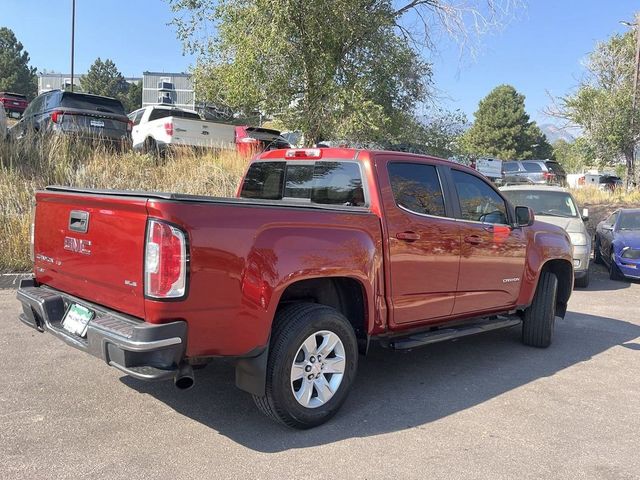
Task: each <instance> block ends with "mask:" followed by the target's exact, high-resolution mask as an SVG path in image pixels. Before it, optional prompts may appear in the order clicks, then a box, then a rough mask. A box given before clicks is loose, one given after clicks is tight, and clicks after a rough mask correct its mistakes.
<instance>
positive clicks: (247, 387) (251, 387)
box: [236, 345, 269, 397]
mask: <svg viewBox="0 0 640 480" xmlns="http://www.w3.org/2000/svg"><path fill="white" fill-rule="evenodd" d="M268 359H269V346H268V345H267V347H266V348H265V349H264V350H263V351H262V353H260V354H259V355H258V356H255V357H251V358H241V359H239V360H238V361H237V363H236V387H238V388H239V389H240V390H244V391H245V392H248V393H251V394H252V395H256V396H259V397H262V396H264V394H265V389H266V383H267V360H268Z"/></svg>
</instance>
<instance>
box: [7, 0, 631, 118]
mask: <svg viewBox="0 0 640 480" xmlns="http://www.w3.org/2000/svg"><path fill="white" fill-rule="evenodd" d="M634 7H635V8H638V4H637V3H636V2H633V1H631V0H615V1H611V0H610V1H602V0H600V1H598V0H555V1H554V0H530V1H529V2H526V6H525V7H524V8H522V9H520V10H519V11H518V13H517V14H516V18H514V19H512V20H511V21H510V22H509V23H508V24H507V25H506V27H504V28H503V29H502V30H501V31H499V32H495V33H493V34H491V35H487V36H484V37H482V38H481V40H480V43H479V44H477V45H476V49H477V50H478V53H477V55H476V56H475V58H471V57H470V56H468V55H465V56H463V57H462V58H460V55H459V49H458V46H457V45H455V44H454V43H452V42H450V41H446V40H442V41H439V42H438V49H439V50H438V53H437V55H435V56H434V57H433V58H432V60H433V62H434V71H435V77H434V80H435V82H436V86H437V88H438V89H439V96H440V102H441V103H442V105H443V106H445V107H447V108H451V109H456V108H459V109H460V110H462V111H463V112H465V113H466V114H467V115H468V116H469V118H470V119H472V118H473V112H474V111H475V110H476V108H477V105H478V101H479V100H480V99H481V98H482V97H484V96H485V95H486V94H487V93H489V92H490V91H491V89H492V88H493V87H495V86H496V85H499V84H501V83H509V84H511V85H513V86H514V87H516V89H517V90H518V91H520V92H521V93H524V94H525V95H526V98H527V110H528V112H529V114H530V115H531V116H532V118H533V119H535V120H537V121H538V122H539V123H549V122H552V120H550V119H549V118H547V117H545V116H544V114H543V112H542V110H543V109H544V107H545V106H546V105H547V104H548V103H549V99H548V95H547V92H550V93H551V94H553V95H562V94H565V93H567V92H568V91H570V90H571V89H572V88H573V87H575V86H576V84H577V79H578V78H579V77H580V75H581V71H582V68H581V61H582V60H583V59H584V58H585V56H586V55H587V54H588V52H589V51H590V50H591V49H592V48H593V46H594V44H595V42H596V41H598V40H605V39H606V38H607V37H608V36H609V35H610V34H611V33H613V32H616V31H617V32H622V31H624V30H625V28H626V27H623V26H622V25H620V24H619V23H618V22H619V20H631V19H632V18H633V11H634ZM1 12H2V16H1V18H0V26H7V27H9V28H11V29H12V30H13V31H14V32H15V33H16V35H17V37H18V39H19V40H20V41H21V42H22V43H23V44H24V46H25V48H26V49H27V51H28V52H29V54H30V56H31V62H32V65H33V66H35V67H37V68H38V69H39V70H43V69H47V70H53V71H56V72H68V71H69V70H70V61H69V37H70V12H71V0H56V1H51V0H2V8H1ZM170 20H171V12H170V10H169V7H168V5H167V3H166V2H165V1H163V0H127V1H125V0H100V1H96V0H76V71H77V72H83V71H86V70H87V68H88V67H89V66H90V65H91V63H92V62H93V61H94V60H95V59H96V57H102V58H103V59H104V58H111V59H112V60H113V61H115V63H116V65H117V66H118V68H119V69H120V71H121V72H122V73H123V74H124V75H126V76H140V75H141V74H142V71H144V70H149V71H167V72H175V71H178V72H180V71H187V70H188V69H189V65H190V64H191V63H193V58H191V57H189V56H183V55H182V47H181V44H180V42H179V41H178V40H177V39H176V36H175V32H174V30H173V29H172V28H171V27H170V26H167V23H168V22H169V21H170Z"/></svg>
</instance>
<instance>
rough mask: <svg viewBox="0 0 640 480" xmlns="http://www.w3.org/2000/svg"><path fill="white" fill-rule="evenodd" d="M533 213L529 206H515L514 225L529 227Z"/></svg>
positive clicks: (531, 223)
mask: <svg viewBox="0 0 640 480" xmlns="http://www.w3.org/2000/svg"><path fill="white" fill-rule="evenodd" d="M534 220H535V215H534V213H533V210H531V208H529V207H523V206H517V207H516V227H529V226H531V225H533V221H534Z"/></svg>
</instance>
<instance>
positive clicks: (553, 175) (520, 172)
mask: <svg viewBox="0 0 640 480" xmlns="http://www.w3.org/2000/svg"><path fill="white" fill-rule="evenodd" d="M502 181H503V183H504V184H506V185H513V184H522V183H528V184H536V185H561V186H564V185H566V184H567V174H566V172H565V171H564V169H563V168H562V165H560V164H559V163H558V162H556V161H553V160H513V161H508V162H502Z"/></svg>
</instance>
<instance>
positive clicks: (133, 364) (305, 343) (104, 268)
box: [17, 148, 573, 428]
mask: <svg viewBox="0 0 640 480" xmlns="http://www.w3.org/2000/svg"><path fill="white" fill-rule="evenodd" d="M237 197H238V198H213V197H206V196H193V195H183V194H176V193H149V192H131V191H112V190H85V189H77V188H64V187H48V188H47V189H46V190H43V191H39V192H37V194H36V206H35V215H34V219H35V220H34V225H33V233H32V250H33V256H34V262H35V263H34V276H33V278H32V279H27V280H23V281H22V283H21V285H20V289H19V290H18V293H17V296H18V299H19V300H20V301H21V302H22V305H23V313H22V314H21V315H20V320H22V322H24V323H25V324H27V325H29V326H31V327H33V328H35V329H37V330H39V331H49V332H50V333H52V334H53V335H55V336H57V337H58V338H60V339H62V340H64V341H65V342H67V343H68V344H70V345H72V346H74V347H76V348H79V349H81V350H84V351H86V352H87V353H90V354H92V355H95V356H97V357H99V358H101V359H103V360H104V361H105V362H106V363H107V364H108V365H111V366H113V367H115V368H117V369H119V370H121V371H123V372H125V373H126V374H128V375H131V376H133V377H135V378H138V379H141V380H161V379H174V381H175V384H176V386H177V387H178V388H189V387H191V386H192V385H193V383H194V374H193V367H195V366H203V365H205V364H206V363H207V362H208V361H209V360H211V359H212V358H215V357H233V358H235V359H237V362H236V384H237V386H238V387H239V388H241V389H242V390H245V391H247V392H249V393H251V394H252V395H253V398H254V399H255V403H256V405H257V406H258V408H259V409H260V410H261V411H262V412H263V413H265V414H267V415H268V416H270V417H271V418H273V419H275V420H277V421H279V422H281V423H283V424H285V425H288V426H290V427H295V428H310V427H313V426H316V425H319V424H321V423H323V422H325V421H327V420H328V419H329V418H331V417H332V416H333V415H334V414H335V413H336V411H337V410H338V409H339V408H340V406H341V405H342V403H343V402H344V401H345V399H346V397H347V394H348V393H349V389H350V388H351V385H352V383H353V380H354V377H355V374H356V368H357V364H358V355H359V354H366V352H367V349H368V347H369V345H370V344H371V342H378V343H379V344H381V345H383V346H385V347H388V348H389V349H393V350H403V349H412V348H415V347H419V346H423V345H427V344H430V343H434V342H439V341H443V340H449V339H452V338H456V337H461V336H464V335H470V334H475V333H480V332H485V331H489V330H493V329H497V328H506V327H512V326H516V325H520V324H521V325H522V326H521V328H522V341H523V343H524V344H526V345H530V346H534V347H547V346H548V345H549V344H550V343H551V337H552V334H553V328H554V321H555V318H556V316H559V317H563V316H564V314H565V312H566V309H567V301H568V300H569V296H570V294H571V291H572V288H573V264H572V249H571V243H570V240H569V238H568V236H567V235H566V233H565V232H564V231H563V230H562V229H560V228H559V227H556V226H553V225H549V224H545V223H542V222H538V221H535V220H534V214H533V212H532V210H531V209H529V208H528V207H520V206H515V207H514V206H512V205H511V204H510V203H509V202H508V201H507V200H506V199H505V198H504V197H503V196H502V194H501V193H500V192H499V191H498V190H497V189H496V188H495V187H494V186H493V185H492V184H491V183H490V182H489V181H488V180H487V179H486V178H485V177H483V176H482V175H480V174H479V173H478V172H476V171H474V170H472V169H470V168H467V167H465V166H462V165H458V164H456V163H452V162H449V161H446V160H440V159H437V158H432V157H427V156H420V155H412V154H408V153H398V152H384V151H366V150H354V149H333V148H327V149H282V150H272V151H269V152H265V153H263V154H261V155H258V156H257V157H255V158H254V159H253V160H252V161H251V163H250V164H249V166H248V169H247V172H246V174H245V177H244V178H243V180H242V182H241V185H240V187H239V189H238V195H237Z"/></svg>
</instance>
